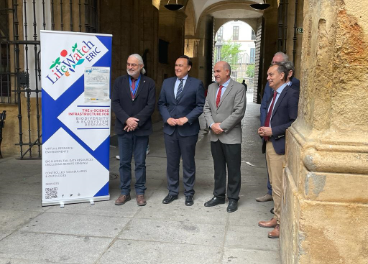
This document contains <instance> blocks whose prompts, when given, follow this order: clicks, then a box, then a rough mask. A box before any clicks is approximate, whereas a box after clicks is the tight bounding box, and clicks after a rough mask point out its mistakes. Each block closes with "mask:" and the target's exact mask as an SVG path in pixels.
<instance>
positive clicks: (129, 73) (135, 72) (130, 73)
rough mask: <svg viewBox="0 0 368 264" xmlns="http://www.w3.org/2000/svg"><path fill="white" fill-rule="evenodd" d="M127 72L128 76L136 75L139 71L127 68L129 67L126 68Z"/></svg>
mask: <svg viewBox="0 0 368 264" xmlns="http://www.w3.org/2000/svg"><path fill="white" fill-rule="evenodd" d="M127 73H128V75H129V76H136V75H139V73H140V70H135V71H134V70H129V69H127Z"/></svg>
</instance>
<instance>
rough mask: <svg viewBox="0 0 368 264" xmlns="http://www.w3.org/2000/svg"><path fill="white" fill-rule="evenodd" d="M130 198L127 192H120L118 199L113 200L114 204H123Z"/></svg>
mask: <svg viewBox="0 0 368 264" xmlns="http://www.w3.org/2000/svg"><path fill="white" fill-rule="evenodd" d="M130 200H131V198H130V194H128V195H124V194H121V195H120V196H119V198H118V199H116V201H115V205H123V204H125V203H126V202H127V201H130Z"/></svg>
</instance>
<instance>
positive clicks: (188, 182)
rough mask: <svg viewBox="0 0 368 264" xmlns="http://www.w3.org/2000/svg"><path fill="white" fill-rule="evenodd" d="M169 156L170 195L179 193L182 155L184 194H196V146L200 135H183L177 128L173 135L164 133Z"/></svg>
mask: <svg viewBox="0 0 368 264" xmlns="http://www.w3.org/2000/svg"><path fill="white" fill-rule="evenodd" d="M164 139H165V147H166V156H167V170H166V175H167V189H168V190H169V194H170V195H178V193H179V167H180V157H182V159H183V183H184V195H185V196H188V195H194V182H195V172H196V168H195V160H194V156H195V146H196V143H197V140H198V135H194V136H187V137H183V136H181V135H180V134H179V133H178V130H177V129H175V131H174V133H173V134H172V135H167V134H164Z"/></svg>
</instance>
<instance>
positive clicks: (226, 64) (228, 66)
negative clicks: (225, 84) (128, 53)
mask: <svg viewBox="0 0 368 264" xmlns="http://www.w3.org/2000/svg"><path fill="white" fill-rule="evenodd" d="M224 62H225V63H224V70H229V76H230V75H231V66H230V64H229V63H227V62H226V61H224Z"/></svg>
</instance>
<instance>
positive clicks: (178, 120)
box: [175, 116, 188, 126]
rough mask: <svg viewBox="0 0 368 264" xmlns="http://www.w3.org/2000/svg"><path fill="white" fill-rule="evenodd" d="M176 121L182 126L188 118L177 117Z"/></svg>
mask: <svg viewBox="0 0 368 264" xmlns="http://www.w3.org/2000/svg"><path fill="white" fill-rule="evenodd" d="M175 121H176V124H177V125H178V126H182V125H184V124H185V123H186V122H188V118H186V117H185V116H184V117H181V118H178V119H175Z"/></svg>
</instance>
